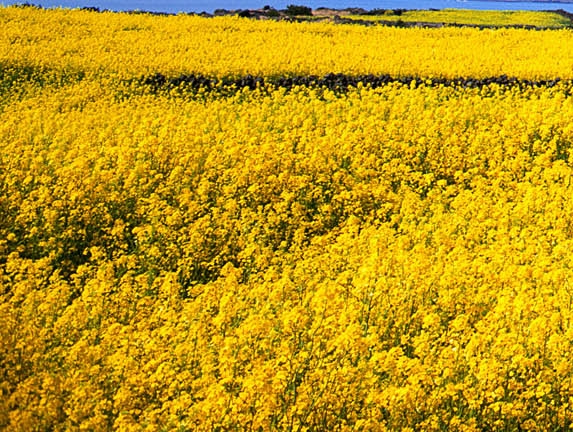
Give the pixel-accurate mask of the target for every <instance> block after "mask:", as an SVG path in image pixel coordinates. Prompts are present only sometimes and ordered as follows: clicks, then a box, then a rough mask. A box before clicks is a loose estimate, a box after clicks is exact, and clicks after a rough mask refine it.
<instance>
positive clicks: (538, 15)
mask: <svg viewBox="0 0 573 432" xmlns="http://www.w3.org/2000/svg"><path fill="white" fill-rule="evenodd" d="M349 17H350V18H354V19H360V20H369V21H374V22H376V21H402V22H404V23H409V22H417V23H438V24H460V25H482V26H535V27H542V28H562V27H571V20H570V19H568V18H566V17H564V16H563V15H560V14H559V13H556V12H546V11H502V10H491V11H487V10H470V9H442V10H411V11H403V12H402V11H398V12H395V11H393V10H387V11H385V12H384V13H380V14H376V15H358V16H349Z"/></svg>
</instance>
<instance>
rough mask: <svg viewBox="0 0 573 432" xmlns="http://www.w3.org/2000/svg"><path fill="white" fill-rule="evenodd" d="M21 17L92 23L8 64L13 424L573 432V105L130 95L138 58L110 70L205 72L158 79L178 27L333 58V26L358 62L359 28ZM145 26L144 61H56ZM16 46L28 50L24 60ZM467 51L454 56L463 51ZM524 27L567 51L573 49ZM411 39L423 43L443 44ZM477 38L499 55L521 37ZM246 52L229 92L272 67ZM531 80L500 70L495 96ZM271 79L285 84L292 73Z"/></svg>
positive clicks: (6, 287)
mask: <svg viewBox="0 0 573 432" xmlns="http://www.w3.org/2000/svg"><path fill="white" fill-rule="evenodd" d="M0 16H1V17H2V20H4V22H5V23H6V26H5V28H7V29H10V28H12V27H11V26H13V25H15V23H17V24H18V25H20V26H22V25H24V24H25V23H26V22H28V23H29V26H30V29H31V30H30V32H29V33H25V32H22V33H20V37H24V36H22V35H24V34H26V35H27V36H26V37H30V38H34V37H36V36H34V35H37V34H38V33H37V32H40V31H46V34H47V29H49V28H50V26H64V25H65V24H63V23H65V22H67V23H68V24H67V25H68V26H69V28H70V29H75V30H70V32H69V33H66V32H63V33H62V34H59V33H56V36H54V40H45V41H44V42H40V40H38V41H37V44H32V43H30V44H28V45H27V49H26V50H24V47H23V45H22V44H21V46H18V43H16V42H15V45H16V47H14V48H13V51H12V54H11V55H12V57H13V60H14V62H13V65H12V66H10V65H8V63H10V62H9V60H10V59H8V60H3V61H4V62H5V63H6V64H4V67H3V69H2V76H1V77H0V78H1V80H0V215H2V217H0V317H1V321H2V325H0V395H1V397H0V429H5V430H15V431H18V430H95V431H105V430H119V431H132V430H133V431H140V430H149V431H157V430H189V431H196V430H197V431H212V430H256V431H259V430H261V431H271V430H285V431H290V430H309V431H310V430H341V431H350V430H358V431H360V430H363V431H378V430H379V431H394V430H404V431H408V430H427V431H439V430H451V431H464V432H469V431H476V432H477V431H481V430H528V431H538V430H542V431H546V430H567V429H568V428H570V427H571V426H572V423H573V409H572V404H573V386H572V374H573V362H571V359H572V355H573V353H572V349H573V348H572V347H573V287H571V285H570V284H571V283H572V282H570V280H571V279H572V278H573V258H572V255H571V253H570V251H571V249H572V248H573V213H571V210H570V209H571V208H572V206H573V194H572V193H571V191H572V185H571V180H572V177H573V166H572V159H571V158H572V157H573V156H572V154H571V151H572V150H571V149H572V144H573V125H572V123H571V117H572V115H573V98H571V93H572V92H573V86H572V85H571V84H570V83H567V82H565V81H563V82H560V83H557V84H556V85H553V86H552V87H543V86H541V87H534V86H530V87H524V86H521V87H520V86H504V85H499V84H495V83H493V84H490V85H484V86H481V87H476V88H469V87H462V86H455V85H452V86H427V85H424V84H422V85H411V86H410V85H404V84H400V83H398V82H395V83H389V84H388V85H386V86H381V87H379V88H376V89H373V88H370V87H368V86H358V87H357V88H354V89H349V90H348V91H346V92H344V93H337V92H334V91H331V90H328V89H326V88H307V87H303V86H301V87H294V88H292V89H290V90H289V91H287V90H285V89H281V88H271V87H269V88H260V89H255V90H250V89H248V88H246V89H241V90H237V91H235V92H232V91H227V92H221V93H217V92H213V93H205V92H202V91H201V90H198V91H197V92H196V93H193V94H191V93H186V92H181V93H178V92H176V91H173V92H172V93H161V92H159V93H153V94H152V93H149V92H147V91H145V89H141V88H139V87H138V84H137V82H138V81H132V82H131V84H125V82H123V81H122V83H123V84H121V85H120V84H119V83H118V81H117V76H116V75H115V74H116V73H120V72H121V70H120V68H121V65H120V62H118V63H117V65H116V67H117V69H114V67H112V66H111V65H110V62H109V60H110V59H111V58H116V59H121V58H124V57H121V56H117V57H113V55H117V52H118V51H119V52H121V50H123V49H125V50H126V51H125V52H124V54H123V55H125V61H124V62H123V65H124V66H125V68H126V71H128V72H129V73H133V74H137V73H139V72H141V71H143V70H145V69H146V67H147V66H145V67H142V68H141V69H139V66H134V65H137V64H138V62H140V61H144V62H148V63H149V64H153V67H154V68H155V67H158V68H163V67H165V68H166V69H165V70H167V71H173V70H180V68H181V66H180V65H179V63H178V62H179V61H180V58H179V57H178V56H177V55H175V54H174V55H173V56H172V60H171V61H172V63H170V65H171V66H165V65H164V64H163V63H162V62H163V61H165V62H167V57H162V56H161V55H158V56H150V55H146V56H144V55H143V54H141V57H139V56H140V54H139V51H141V53H144V52H146V51H147V52H151V53H153V52H154V50H159V51H161V50H162V49H163V47H158V46H156V45H154V44H156V43H158V42H156V41H154V39H153V38H159V36H154V32H155V31H158V30H159V29H161V31H164V32H165V34H167V35H169V34H171V33H170V32H172V31H174V27H175V26H174V25H173V23H175V22H179V21H178V20H181V23H187V24H188V27H185V26H182V27H180V29H179V31H180V32H183V33H185V32H186V31H190V32H192V31H193V28H194V26H196V27H197V28H200V27H203V28H204V31H203V37H204V38H206V37H207V35H209V34H213V35H214V34H218V35H219V36H218V37H219V38H221V39H224V38H228V41H227V42H221V41H219V42H217V43H216V44H215V46H216V47H217V49H221V50H223V51H224V50H225V49H227V50H228V52H229V53H231V52H232V49H231V47H234V46H235V44H236V43H237V42H236V41H235V39H237V40H240V39H241V38H242V37H245V38H249V37H253V34H257V33H262V32H264V31H268V33H269V35H271V36H269V43H270V44H274V43H276V41H274V40H273V39H274V38H275V36H276V38H283V39H281V40H283V41H284V40H286V39H288V38H290V37H291V34H290V30H292V32H293V33H296V32H298V31H301V32H302V33H301V34H303V33H305V34H311V33H312V32H315V33H316V34H315V38H316V39H315V40H317V41H318V40H321V38H326V37H327V36H326V35H325V31H326V30H329V31H331V32H332V36H331V37H332V38H333V39H331V42H330V44H331V48H332V50H333V51H332V52H333V53H334V52H335V51H336V50H337V49H338V48H339V47H338V46H337V45H336V43H335V41H336V40H338V39H337V38H340V40H341V41H343V40H345V39H344V38H342V37H341V36H340V35H338V32H343V33H344V31H345V30H341V29H339V28H338V27H337V28H335V27H328V26H322V25H320V24H317V27H313V25H311V24H307V25H305V26H299V25H298V24H285V23H266V22H264V23H263V22H261V23H257V22H251V21H242V20H232V19H229V20H212V21H208V20H200V19H199V18H193V17H149V16H139V15H137V16H132V15H122V14H109V16H107V15H99V14H90V13H88V12H82V11H74V12H71V11H64V10H54V11H41V10H35V9H28V8H26V9H18V8H6V9H1V10H0ZM64 17H67V18H66V19H67V20H68V21H65V20H63V18H64ZM108 18H110V19H109V20H108ZM134 22H137V23H139V25H142V24H143V23H147V24H146V25H149V26H151V27H152V28H153V29H154V30H153V31H152V32H151V33H149V34H148V33H144V34H143V35H139V36H137V37H136V36H133V42H132V45H133V46H132V47H131V48H129V55H128V54H127V50H128V49H127V48H124V47H122V46H121V45H117V50H116V51H115V54H113V52H114V51H110V53H105V52H104V51H101V53H100V54H95V53H93V52H91V51H88V53H86V54H85V55H80V54H76V55H73V56H71V57H69V61H70V64H72V63H74V67H73V68H69V69H66V68H63V69H58V67H59V66H57V64H58V61H57V60H54V59H56V58H58V55H59V52H58V51H57V50H51V49H46V48H45V47H46V46H52V47H57V46H59V45H58V44H59V43H61V41H63V40H66V41H67V43H66V44H63V43H62V45H61V50H63V49H64V46H65V45H66V46H67V49H70V50H71V49H73V47H74V44H80V43H84V44H86V49H90V50H91V49H94V46H91V45H90V44H89V43H88V42H87V41H90V40H91V39H90V38H91V37H92V36H90V34H91V31H93V32H94V35H93V38H94V40H95V39H96V38H97V39H98V41H99V42H98V43H99V45H98V46H99V47H100V48H101V47H105V46H112V45H113V44H115V43H116V42H117V41H116V40H114V39H113V36H112V35H114V34H115V33H114V32H112V31H111V30H110V32H109V33H106V32H105V28H106V26H110V28H111V29H114V28H115V27H114V26H118V25H123V26H126V27H127V26H129V25H132V24H133V23H134ZM70 23H74V25H70ZM78 23H85V26H84V27H82V26H78V25H76V24H78ZM96 24H97V26H98V27H96ZM214 25H220V26H222V27H220V28H219V30H217V32H215V31H214V30H213V27H211V26H214ZM288 25H292V27H286V26H288ZM225 26H226V27H225ZM245 26H251V28H252V29H253V30H252V32H251V33H253V34H251V33H249V32H248V31H247V30H246V29H245ZM283 26H285V27H283ZM60 28H62V27H60ZM96 28H99V29H101V30H102V31H101V32H100V31H99V30H98V31H97V32H96V30H95V29H96ZM238 29H242V30H241V31H240V32H239V31H237V30H238ZM285 29H288V30H289V32H287V31H285ZM303 30H304V31H303ZM354 31H360V32H362V31H364V32H365V33H364V34H365V35H367V36H368V37H372V38H374V39H375V38H376V37H377V36H376V35H377V34H379V33H378V32H380V31H388V30H380V29H371V30H364V29H361V30H348V33H347V36H348V38H349V40H353V39H352V38H353V37H355V36H353V34H354V33H352V32H354ZM392 31H396V30H392ZM464 31H466V30H464ZM10 32H11V30H7V31H6V32H5V33H3V34H2V35H0V38H4V39H3V42H0V50H2V51H3V52H4V53H5V54H2V55H3V56H5V57H6V58H8V57H9V54H8V53H9V49H8V48H7V47H6V46H5V38H6V37H8V36H6V35H9V34H11V33H10ZM74 32H84V37H80V36H78V34H77V33H74ZM210 32H212V33H210ZM370 32H372V33H370ZM420 32H421V31H420ZM452 32H453V33H452ZM458 32H461V30H459V29H458V30H452V29H439V30H436V31H435V33H431V32H429V33H427V34H429V35H431V36H429V37H431V38H433V40H434V41H438V40H442V39H443V40H450V42H452V41H453V40H458V41H461V40H462V39H456V38H459V37H460V36H459V35H460V34H462V33H458ZM517 33H519V34H520V35H522V37H523V38H539V40H541V41H543V44H545V45H543V46H547V47H549V46H550V45H551V43H555V42H554V41H555V40H556V39H558V38H562V37H564V38H569V37H570V36H569V35H568V34H567V33H565V32H560V31H556V32H549V31H547V32H533V33H528V32H525V31H520V32H517ZM517 33H516V34H517ZM400 34H401V35H402V36H403V37H404V40H403V41H402V42H400V43H402V44H414V41H416V40H417V39H416V38H417V37H418V36H419V35H420V34H421V33H419V32H418V31H411V30H408V31H406V32H403V33H400ZM466 34H467V35H468V36H469V37H481V38H483V39H482V45H484V44H485V45H487V44H488V43H490V42H491V39H488V38H499V40H501V39H502V35H510V36H511V37H513V36H512V35H513V32H506V31H505V30H500V31H498V32H497V33H496V32H489V31H488V32H481V33H479V32H475V34H474V31H473V30H468V31H467V33H466ZM146 35H151V37H152V39H151V40H149V39H148V38H147V36H146ZM249 35H250V36H249ZM316 35H319V36H316ZM456 35H458V36H456ZM118 37H119V36H118ZM122 37H123V36H122ZM450 37H451V39H450ZM58 38H59V39H60V40H61V41H60V42H57V40H58ZM175 39H177V38H175ZM303 39H304V38H303ZM157 40H158V39H157ZM166 40H167V42H165V43H166V44H167V45H168V46H171V47H172V48H173V47H174V46H175V45H176V43H175V42H174V41H170V40H169V39H168V38H166ZM177 40H179V39H177ZM190 40H193V39H192V38H191V39H190ZM396 41H398V39H396ZM484 41H485V42H484ZM551 41H553V42H551ZM196 42H197V44H199V43H202V41H196ZM178 43H180V44H181V45H180V46H181V47H184V46H185V44H184V43H183V39H180V40H179V42H178ZM324 43H326V42H324ZM344 43H346V42H344ZM365 43H366V45H368V43H369V42H368V41H366V42H365ZM426 43H428V41H427V40H426ZM452 43H453V42H452ZM464 43H465V42H464ZM491 43H492V47H494V48H495V46H496V45H495V44H493V42H491ZM560 43H561V45H559V46H558V47H556V48H560V50H559V52H560V53H561V54H560V56H559V57H556V58H553V59H552V60H553V63H547V64H545V65H542V64H541V63H540V62H539V63H537V61H538V60H536V62H532V63H531V64H530V68H529V69H527V70H528V71H529V72H528V74H530V73H532V71H533V70H535V68H536V67H539V68H540V70H541V69H542V70H543V71H544V72H543V75H544V76H545V75H550V74H552V73H553V72H552V70H551V68H552V65H555V64H557V63H558V62H559V61H560V60H564V58H565V57H566V56H567V55H568V54H567V51H568V50H567V49H565V48H566V47H567V45H566V42H560ZM43 44H44V45H45V47H44V49H45V51H44V53H45V57H36V55H37V52H35V51H34V50H39V49H41V48H40V47H41V46H42V45H43ZM146 44H151V47H150V48H149V49H148V47H147V46H146ZM170 44H174V45H170ZM135 47H137V50H135ZM486 48H487V47H482V46H480V47H479V49H477V51H474V57H475V58H474V61H475V62H479V61H484V59H483V58H481V59H480V52H481V51H480V50H482V49H483V52H485V51H486ZM410 49H412V52H413V54H412V55H413V56H414V57H415V56H416V55H417V54H415V53H416V52H418V51H416V48H414V47H413V45H411V48H410ZM519 49H520V48H519V47H517V48H516V50H517V51H519ZM310 50H311V48H310V46H309V47H308V48H307V51H306V53H309V52H310ZM436 50H438V52H440V55H441V56H449V55H452V56H454V55H458V54H459V52H458V51H455V50H454V49H453V48H452V51H455V52H454V53H452V52H448V51H447V50H446V49H445V47H443V46H442V47H436ZM25 51H27V52H28V53H29V54H30V57H29V58H27V59H25V58H24V57H23V53H24V52H25ZM517 51H516V52H517ZM62 52H63V51H62ZM181 52H183V48H180V49H179V51H177V50H175V51H174V53H181ZM281 52H283V53H284V52H286V51H284V50H283V51H281ZM60 53H61V52H60ZM166 53H167V51H166ZM376 53H377V51H375V50H373V51H372V55H378V54H376ZM456 53H457V54H456ZM537 54H538V55H539V56H543V55H546V54H547V53H543V52H542V51H541V50H540V51H539V52H538V53H537ZM165 55H166V54H165ZM194 55H197V54H194ZM234 55H235V56H236V55H237V54H234ZM261 55H262V54H261ZM265 55H268V56H269V59H271V56H270V54H265ZM306 55H307V54H304V53H301V57H300V58H299V57H297V56H295V57H296V60H301V61H306V62H309V69H312V70H313V71H314V72H316V71H317V70H320V68H322V67H326V63H328V59H329V55H330V54H329V55H324V56H318V57H316V58H315V59H314V62H315V63H314V66H313V64H312V63H311V62H310V57H306ZM352 55H357V53H352ZM401 55H402V56H403V58H406V56H405V55H404V54H403V53H402V54H401ZM468 56H469V57H471V53H468ZM295 57H293V61H294V60H295ZM469 57H468V58H469ZM62 58H66V57H65V56H63V57H62ZM188 58H191V56H190V57H188ZM218 58H219V62H220V64H219V66H218V69H217V70H218V71H224V70H228V71H239V70H240V69H241V68H242V67H245V68H246V69H248V68H249V67H247V66H244V65H245V64H248V63H249V61H250V60H249V58H248V56H245V58H244V59H242V60H240V59H237V57H230V58H227V59H225V58H224V57H218ZM277 58H278V59H279V60H280V55H277ZM464 58H465V57H464ZM333 59H334V54H332V58H331V60H332V61H333V62H334V63H333V64H339V65H342V64H343V63H344V62H345V61H346V59H344V58H343V57H339V58H338V59H337V60H336V61H334V60H333ZM475 59H480V60H475ZM516 59H517V55H515V56H514V57H513V56H512V54H508V55H506V56H504V58H503V59H494V58H493V57H492V58H491V62H490V63H487V62H486V63H483V64H482V67H483V70H482V71H481V72H482V73H481V74H478V75H488V74H491V73H493V71H494V70H495V68H496V67H500V68H501V69H500V70H501V71H505V67H503V68H502V67H501V64H500V63H499V62H500V61H502V60H505V61H507V62H508V64H510V65H511V64H513V65H515V64H516V63H512V62H514V61H515V60H516ZM488 61H489V60H488ZM494 61H497V62H498V63H497V65H498V66H492V65H493V64H494ZM18 62H20V63H18ZM26 62H27V63H26ZM98 62H99V63H98ZM209 62H213V64H215V60H214V57H213V58H211V59H207V61H206V63H205V64H206V65H209ZM226 62H229V63H226ZM322 62H326V63H324V64H322ZM16 64H19V66H17V67H16V66H14V65H16ZM98 64H99V65H100V69H98ZM165 64H168V63H165ZM253 64H254V63H253ZM270 64H271V63H264V67H265V68H268V69H265V74H267V75H270V74H272V73H273V71H275V72H277V73H282V72H284V70H283V69H281V68H279V67H277V68H276V69H272V68H271V66H270ZM359 64H362V65H363V64H364V63H359ZM474 64H476V65H477V63H474ZM23 65H25V66H26V67H24V66H23ZM433 65H434V67H436V68H438V67H441V68H442V69H441V74H443V75H447V74H449V73H451V71H449V70H448V69H447V68H448V67H449V66H448V65H449V64H445V65H442V66H440V65H439V64H438V63H437V62H436V63H433ZM524 65H525V63H524ZM311 66H312V67H311ZM470 66H471V65H469V64H465V63H461V64H460V65H458V67H461V68H464V67H470ZM205 67H206V68H208V67H209V66H205ZM360 67H362V66H360ZM410 67H412V68H413V69H406V70H405V71H407V72H408V73H410V72H411V73H412V74H414V73H415V72H418V71H419V70H418V69H416V68H417V66H415V65H414V62H413V63H412V64H411V65H410V66H408V68H410ZM492 67H493V69H488V68H492ZM84 68H85V69H84ZM130 68H133V69H130ZM313 68H314V69H313ZM543 68H545V69H543ZM161 70H163V69H161ZM436 70H437V69H436ZM524 70H525V69H524ZM571 70H573V69H571V68H569V69H566V68H561V69H559V72H560V75H561V76H566V75H567V74H568V73H571ZM94 71H95V72H94ZM203 71H204V72H207V71H208V70H207V69H203ZM128 72H126V73H128ZM211 72H215V68H214V69H213V70H211ZM218 73H222V72H218ZM528 76H529V75H528ZM130 86H131V87H130ZM120 90H121V92H120ZM120 93H121V94H120Z"/></svg>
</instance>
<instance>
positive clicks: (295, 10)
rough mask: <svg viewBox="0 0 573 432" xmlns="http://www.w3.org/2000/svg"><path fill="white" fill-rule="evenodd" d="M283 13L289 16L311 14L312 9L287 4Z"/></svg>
mask: <svg viewBox="0 0 573 432" xmlns="http://www.w3.org/2000/svg"><path fill="white" fill-rule="evenodd" d="M285 13H286V14H287V15H289V16H311V15H312V9H311V8H309V7H308V6H298V5H288V6H287V7H286V9H285Z"/></svg>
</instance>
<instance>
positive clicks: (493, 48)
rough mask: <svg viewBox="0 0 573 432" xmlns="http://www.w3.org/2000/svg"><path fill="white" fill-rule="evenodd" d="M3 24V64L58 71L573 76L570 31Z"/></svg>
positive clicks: (45, 19) (125, 18) (13, 16)
mask: <svg viewBox="0 0 573 432" xmlns="http://www.w3.org/2000/svg"><path fill="white" fill-rule="evenodd" d="M0 25H1V26H2V33H1V34H0V64H2V65H3V67H9V66H13V67H22V66H28V67H31V66H35V67H44V68H47V69H51V70H56V71H57V72H58V73H62V71H68V72H72V71H78V70H79V71H81V72H82V73H84V74H87V75H92V74H95V75H98V76H101V75H104V76H108V75H110V74H111V75H116V76H118V77H120V78H131V77H133V76H141V75H152V74H154V73H157V72H160V73H163V74H165V75H179V74H186V73H201V74H203V75H209V76H216V77H223V76H242V75H246V74H251V75H257V76H275V75H304V74H315V75H324V74H327V73H345V74H370V73H371V74H389V75H392V76H403V75H414V76H420V77H431V76H435V77H447V78H456V77H472V78H483V77H489V76H498V75H501V74H505V75H508V76H511V77H516V78H521V79H536V80H537V79H552V78H555V77H560V78H563V79H571V78H573V72H572V71H573V53H572V52H571V50H569V49H567V47H568V46H570V45H571V44H572V43H573V34H572V32H571V31H570V30H569V29H562V30H555V31H549V30H547V31H528V30H523V29H499V30H479V29H474V28H445V29H440V31H436V29H428V28H406V29H401V28H389V27H383V26H379V27H373V28H365V27H361V26H351V25H344V26H339V25H335V24H332V23H288V22H269V21H265V22H259V21H254V20H250V19H242V18H237V17H220V18H214V19H207V18H201V17H196V16H187V15H178V16H150V15H129V14H117V13H102V14H98V13H93V12H88V11H78V10H65V9H61V10H41V9H39V10H38V9H33V8H17V7H6V8H0ZM532 47H535V49H532Z"/></svg>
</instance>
